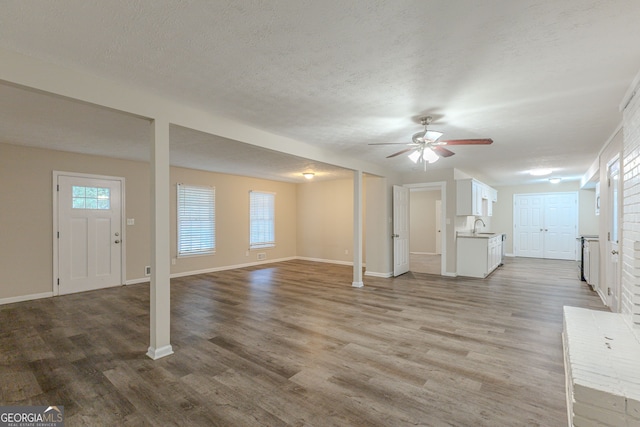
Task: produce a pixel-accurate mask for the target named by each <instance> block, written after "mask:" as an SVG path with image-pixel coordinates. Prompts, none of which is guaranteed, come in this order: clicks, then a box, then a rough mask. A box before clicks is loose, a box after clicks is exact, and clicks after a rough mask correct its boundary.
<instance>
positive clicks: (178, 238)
mask: <svg viewBox="0 0 640 427" xmlns="http://www.w3.org/2000/svg"><path fill="white" fill-rule="evenodd" d="M181 189H182V190H181ZM186 189H191V190H192V191H204V190H207V191H210V192H211V193H210V197H211V202H212V203H211V204H212V207H211V211H210V215H211V218H210V220H211V240H212V245H211V247H210V248H205V249H201V250H190V251H185V250H183V251H182V252H181V232H183V231H182V229H183V227H181V217H183V216H184V214H183V215H181V206H182V204H181V191H184V190H186ZM215 253H216V188H215V187H213V186H205V185H190V184H182V183H178V184H177V185H176V257H177V258H189V257H195V256H208V255H214V254H215Z"/></svg>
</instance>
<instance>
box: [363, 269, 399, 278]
mask: <svg viewBox="0 0 640 427" xmlns="http://www.w3.org/2000/svg"><path fill="white" fill-rule="evenodd" d="M364 275H365V276H371V277H382V278H383V279H388V278H389V277H393V273H392V272H390V271H389V272H387V273H380V272H377V271H365V272H364Z"/></svg>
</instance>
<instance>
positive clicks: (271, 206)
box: [249, 191, 276, 249]
mask: <svg viewBox="0 0 640 427" xmlns="http://www.w3.org/2000/svg"><path fill="white" fill-rule="evenodd" d="M275 199H276V195H275V194H274V193H264V192H261V191H251V192H250V193H249V223H250V226H249V228H250V230H249V248H250V249H260V248H271V247H274V246H275V245H276V238H275V220H274V217H275V213H274V211H275Z"/></svg>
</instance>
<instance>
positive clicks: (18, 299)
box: [0, 292, 53, 305]
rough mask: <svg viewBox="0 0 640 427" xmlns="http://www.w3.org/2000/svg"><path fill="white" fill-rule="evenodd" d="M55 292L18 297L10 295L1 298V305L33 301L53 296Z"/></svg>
mask: <svg viewBox="0 0 640 427" xmlns="http://www.w3.org/2000/svg"><path fill="white" fill-rule="evenodd" d="M52 296H53V292H43V293H41V294H30V295H20V296H17V297H9V298H2V299H0V305H4V304H13V303H14V302H23V301H31V300H34V299H41V298H51V297H52Z"/></svg>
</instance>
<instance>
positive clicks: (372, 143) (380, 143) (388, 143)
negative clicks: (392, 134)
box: [367, 142, 416, 145]
mask: <svg viewBox="0 0 640 427" xmlns="http://www.w3.org/2000/svg"><path fill="white" fill-rule="evenodd" d="M367 145H416V144H414V143H413V142H371V143H369V144H367Z"/></svg>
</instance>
